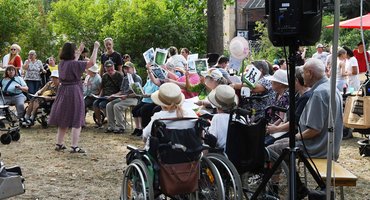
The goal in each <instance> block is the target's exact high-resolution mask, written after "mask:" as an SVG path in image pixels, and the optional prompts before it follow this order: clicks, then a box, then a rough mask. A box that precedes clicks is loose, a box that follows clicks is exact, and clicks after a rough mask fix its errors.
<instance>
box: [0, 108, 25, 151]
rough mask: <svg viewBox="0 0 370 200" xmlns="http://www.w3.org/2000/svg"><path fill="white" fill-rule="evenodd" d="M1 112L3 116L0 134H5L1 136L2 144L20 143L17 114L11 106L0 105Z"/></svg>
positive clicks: (0, 122) (0, 121)
mask: <svg viewBox="0 0 370 200" xmlns="http://www.w3.org/2000/svg"><path fill="white" fill-rule="evenodd" d="M0 110H1V111H2V113H3V116H0V132H4V133H3V134H2V135H1V136H0V141H1V143H2V144H10V143H11V142H12V141H18V140H19V139H20V137H21V135H20V128H19V126H18V118H17V116H16V114H15V113H14V112H13V111H12V110H11V109H10V107H9V105H0Z"/></svg>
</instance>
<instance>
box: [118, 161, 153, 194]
mask: <svg viewBox="0 0 370 200" xmlns="http://www.w3.org/2000/svg"><path fill="white" fill-rule="evenodd" d="M130 199H135V200H136V199H143V200H151V199H154V192H153V181H152V180H151V178H150V176H149V173H148V169H147V167H146V165H145V163H144V162H143V161H142V160H139V159H135V160H133V161H132V162H131V163H130V164H129V165H128V166H127V168H126V170H125V172H124V175H123V184H122V190H121V200H130Z"/></svg>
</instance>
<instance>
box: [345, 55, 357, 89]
mask: <svg viewBox="0 0 370 200" xmlns="http://www.w3.org/2000/svg"><path fill="white" fill-rule="evenodd" d="M353 66H356V67H357V74H356V75H352V68H353ZM346 71H347V72H348V73H349V75H348V88H350V87H352V88H353V89H354V91H357V90H358V89H360V79H359V77H358V73H359V68H358V62H357V59H356V58H355V57H354V56H353V57H351V58H350V59H348V60H347V61H346Z"/></svg>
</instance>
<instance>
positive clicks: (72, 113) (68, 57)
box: [49, 42, 100, 153]
mask: <svg viewBox="0 0 370 200" xmlns="http://www.w3.org/2000/svg"><path fill="white" fill-rule="evenodd" d="M99 46H100V44H99V42H95V43H94V50H93V52H92V54H91V58H90V60H89V61H78V58H79V57H80V54H81V52H82V51H83V49H84V45H83V44H81V45H80V47H79V49H77V48H76V45H75V44H73V43H70V42H67V43H65V44H64V45H63V48H62V50H61V52H60V54H59V58H60V60H61V61H60V64H59V66H58V71H59V81H60V86H59V88H58V92H57V96H56V99H55V101H54V104H53V107H52V109H51V113H50V119H49V124H50V125H56V126H58V134H57V143H56V147H55V150H56V151H63V150H64V149H66V146H65V145H64V136H65V134H66V132H67V130H68V128H71V129H72V130H71V132H72V142H71V143H72V146H71V148H72V149H71V151H70V152H71V153H85V150H83V149H81V148H80V147H78V141H79V138H80V133H81V127H82V126H83V125H84V124H85V105H84V100H83V92H82V81H81V76H82V73H83V72H84V71H85V70H86V69H88V68H90V67H92V66H93V65H94V64H95V62H96V57H97V52H98V48H99Z"/></svg>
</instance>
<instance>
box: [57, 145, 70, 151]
mask: <svg viewBox="0 0 370 200" xmlns="http://www.w3.org/2000/svg"><path fill="white" fill-rule="evenodd" d="M64 149H67V147H66V146H64V144H55V151H64Z"/></svg>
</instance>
